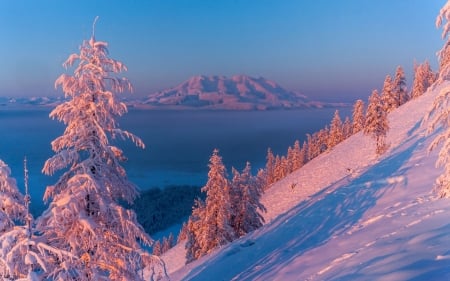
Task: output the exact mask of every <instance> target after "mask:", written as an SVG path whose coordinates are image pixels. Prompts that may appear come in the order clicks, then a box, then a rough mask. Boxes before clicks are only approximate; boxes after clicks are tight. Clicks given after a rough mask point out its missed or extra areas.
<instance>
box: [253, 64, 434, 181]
mask: <svg viewBox="0 0 450 281" xmlns="http://www.w3.org/2000/svg"><path fill="white" fill-rule="evenodd" d="M414 69H415V76H414V81H413V89H412V90H411V92H409V93H408V90H407V86H406V79H405V73H404V70H403V68H402V67H401V66H398V67H397V69H396V72H395V76H394V79H393V78H392V77H391V76H390V75H387V76H386V78H385V80H384V83H383V88H382V92H381V95H380V94H379V92H378V90H374V91H373V92H372V94H371V95H370V97H369V100H368V104H367V109H366V108H365V103H364V101H363V100H361V99H359V100H357V101H356V102H355V103H354V105H353V112H352V118H351V119H350V118H349V117H346V118H345V121H344V122H342V119H341V117H340V116H339V111H338V110H336V111H335V113H334V116H333V119H332V120H331V123H330V125H329V126H326V127H325V128H323V129H321V130H319V131H317V132H315V133H313V134H307V135H306V141H305V142H304V143H303V145H302V146H300V143H299V141H298V140H297V141H296V142H295V144H294V145H293V146H292V147H288V150H287V154H286V156H279V155H276V156H275V155H274V154H273V152H272V150H271V149H270V148H269V149H268V151H267V157H266V166H265V168H264V169H263V170H261V171H260V172H259V174H258V176H259V177H260V178H261V180H262V182H263V187H264V189H267V188H269V187H270V185H271V184H272V183H274V182H276V181H278V180H280V179H282V178H284V177H285V176H286V175H288V174H290V173H291V172H293V171H295V170H297V169H298V168H301V167H302V166H303V165H304V164H306V163H307V162H308V161H310V160H312V159H314V158H315V157H317V156H319V155H320V154H321V153H324V152H326V151H328V150H330V149H332V148H333V147H334V146H336V145H337V144H339V143H340V142H342V141H344V140H345V139H347V138H348V137H350V136H351V135H353V134H356V133H358V132H360V131H362V132H363V133H364V134H365V135H368V136H370V137H372V138H373V139H374V140H375V144H376V149H375V151H376V153H377V154H382V153H383V152H384V151H385V150H386V147H387V145H386V134H387V132H388V130H389V124H388V119H387V115H388V113H389V112H391V111H393V110H394V109H395V108H398V107H399V106H401V105H403V104H404V103H406V102H407V101H409V100H410V99H414V98H417V97H418V96H420V95H422V94H423V93H424V92H425V91H426V90H427V88H428V87H429V86H431V84H433V83H434V81H435V80H436V74H435V73H433V71H432V70H431V67H430V65H429V63H428V62H424V63H423V64H420V65H416V66H415V67H414Z"/></svg>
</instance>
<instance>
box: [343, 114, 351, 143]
mask: <svg viewBox="0 0 450 281" xmlns="http://www.w3.org/2000/svg"><path fill="white" fill-rule="evenodd" d="M352 134H353V127H352V122H351V121H350V118H349V117H348V116H346V117H345V120H344V124H343V125H342V136H343V140H345V139H348V138H349V137H350V136H351V135H352Z"/></svg>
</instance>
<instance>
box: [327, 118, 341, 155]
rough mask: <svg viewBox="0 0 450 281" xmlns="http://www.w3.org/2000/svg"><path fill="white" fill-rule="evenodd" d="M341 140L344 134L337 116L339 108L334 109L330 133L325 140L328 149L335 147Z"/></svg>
mask: <svg viewBox="0 0 450 281" xmlns="http://www.w3.org/2000/svg"><path fill="white" fill-rule="evenodd" d="M343 140H344V134H343V132H342V120H341V117H340V116H339V110H336V111H335V112H334V116H333V119H332V120H331V124H330V133H329V138H328V142H327V145H328V149H331V148H333V147H335V146H336V145H337V144H339V143H340V142H341V141H343Z"/></svg>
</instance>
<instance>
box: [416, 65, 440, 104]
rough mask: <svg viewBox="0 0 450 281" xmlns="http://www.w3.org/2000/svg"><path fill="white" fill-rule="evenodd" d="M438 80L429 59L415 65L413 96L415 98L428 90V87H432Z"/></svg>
mask: <svg viewBox="0 0 450 281" xmlns="http://www.w3.org/2000/svg"><path fill="white" fill-rule="evenodd" d="M435 80H436V74H434V73H433V70H432V69H431V67H430V64H429V63H428V61H425V62H424V63H422V64H419V65H417V64H415V65H414V80H413V86H412V90H411V98H412V99H415V98H417V97H419V96H421V95H422V94H423V93H425V92H426V90H427V89H428V87H430V86H431V85H432V84H433V83H434V81H435Z"/></svg>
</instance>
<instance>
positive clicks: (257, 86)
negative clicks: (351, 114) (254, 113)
mask: <svg viewBox="0 0 450 281" xmlns="http://www.w3.org/2000/svg"><path fill="white" fill-rule="evenodd" d="M144 103H145V104H146V105H147V106H150V107H164V108H197V109H198V108H202V109H236V110H253V109H257V110H265V109H276V108H305V107H323V106H326V104H324V103H320V102H313V101H309V100H308V99H307V97H306V96H304V95H302V94H299V93H297V92H293V91H288V90H286V89H284V88H283V87H281V86H280V85H278V84H277V83H275V82H273V81H271V80H268V79H265V78H262V77H259V78H253V77H250V76H247V75H235V76H233V77H230V78H228V77H226V76H204V75H200V76H194V77H192V78H190V79H188V80H186V81H184V82H183V83H181V84H179V85H178V86H176V87H173V88H170V89H167V90H163V91H160V92H157V93H154V94H152V95H150V96H149V97H148V98H147V99H146V100H145V102H144Z"/></svg>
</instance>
